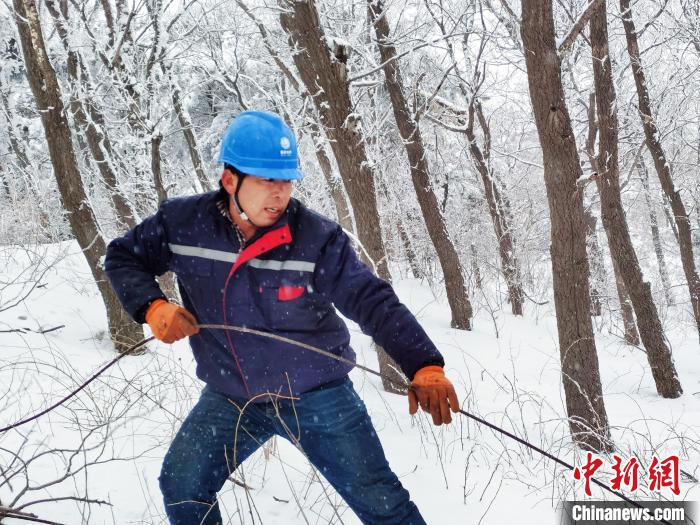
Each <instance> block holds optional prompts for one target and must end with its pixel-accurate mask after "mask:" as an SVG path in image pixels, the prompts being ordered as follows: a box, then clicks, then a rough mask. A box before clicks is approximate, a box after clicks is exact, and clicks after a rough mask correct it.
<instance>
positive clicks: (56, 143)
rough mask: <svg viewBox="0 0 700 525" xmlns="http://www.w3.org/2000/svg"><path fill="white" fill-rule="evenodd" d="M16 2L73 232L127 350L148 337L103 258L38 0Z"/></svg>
mask: <svg viewBox="0 0 700 525" xmlns="http://www.w3.org/2000/svg"><path fill="white" fill-rule="evenodd" d="M13 5H14V8H15V20H16V23H17V29H18V31H19V35H20V38H21V42H22V52H23V54H24V63H25V65H26V70H27V78H28V80H29V85H30V87H31V90H32V93H33V94H34V100H35V101H36V105H37V108H38V110H39V113H40V114H41V121H42V124H43V127H44V133H45V135H46V142H47V144H48V147H49V155H50V157H51V164H52V165H53V170H54V176H55V177H56V182H57V184H58V188H59V191H60V193H61V198H62V200H63V205H64V206H65V208H66V210H67V214H68V220H69V222H70V225H71V229H72V231H73V234H74V235H75V237H76V239H77V241H78V244H79V245H80V247H81V249H82V250H83V252H84V253H85V257H86V259H87V261H88V263H89V265H90V270H91V271H92V275H93V277H94V278H95V281H96V282H97V286H98V288H99V289H100V292H101V294H102V299H103V301H104V304H105V307H106V309H107V318H108V322H109V331H110V335H111V336H112V339H113V341H114V344H115V346H116V348H117V349H118V350H120V351H122V350H125V349H126V348H128V347H129V346H131V345H133V344H134V343H135V342H137V341H140V340H141V339H143V330H142V328H141V326H139V325H137V324H136V323H134V322H133V321H132V320H131V319H130V318H129V316H128V314H127V313H126V312H125V311H124V310H123V308H122V307H121V304H120V303H119V300H118V299H117V296H116V294H115V293H114V291H113V290H112V287H111V286H110V285H109V283H108V282H107V279H106V277H105V275H104V272H103V270H102V266H101V258H102V257H103V256H104V254H105V251H106V246H105V242H104V239H103V238H102V235H101V233H100V231H99V228H98V225H97V221H96V219H95V216H94V214H93V212H92V209H91V208H90V205H89V204H88V202H87V198H86V195H85V189H84V187H83V182H82V179H81V176H80V171H79V170H78V165H77V162H76V159H75V153H74V151H73V142H72V139H71V131H70V128H69V127H68V121H67V119H66V115H65V109H64V106H63V101H62V99H61V92H60V88H59V85H58V81H57V79H56V73H55V71H54V69H53V67H52V65H51V62H50V61H49V57H48V54H47V53H46V48H45V46H44V38H43V35H42V32H41V25H40V23H39V13H38V10H37V7H36V4H35V2H34V0H15V1H14V4H13Z"/></svg>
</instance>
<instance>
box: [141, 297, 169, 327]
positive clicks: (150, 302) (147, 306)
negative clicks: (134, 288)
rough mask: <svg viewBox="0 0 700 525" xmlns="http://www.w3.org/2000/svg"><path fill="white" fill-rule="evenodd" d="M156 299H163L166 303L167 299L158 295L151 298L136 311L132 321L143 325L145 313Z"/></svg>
mask: <svg viewBox="0 0 700 525" xmlns="http://www.w3.org/2000/svg"><path fill="white" fill-rule="evenodd" d="M158 299H163V300H164V301H167V300H168V298H167V297H165V296H164V295H159V296H158V297H153V298H151V299H149V300H148V301H146V302H145V303H143V304H142V305H141V306H140V307H139V308H138V310H136V313H134V321H136V322H137V323H139V324H144V323H145V322H146V312H148V309H149V308H150V307H151V305H152V304H153V303H155V302H156V301H157V300H158Z"/></svg>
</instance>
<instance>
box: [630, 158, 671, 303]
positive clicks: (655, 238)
mask: <svg viewBox="0 0 700 525" xmlns="http://www.w3.org/2000/svg"><path fill="white" fill-rule="evenodd" d="M636 164H637V171H638V172H639V178H640V179H641V181H642V191H643V192H644V201H645V202H646V205H647V209H648V212H649V229H650V230H651V240H652V243H653V244H654V253H655V254H656V263H657V265H658V267H659V277H661V287H662V288H663V292H664V297H665V298H666V304H667V305H668V306H672V305H673V294H672V293H671V280H670V279H669V277H668V267H667V266H666V257H665V256H664V247H663V245H662V244H661V233H660V232H659V220H658V218H657V217H656V212H655V211H654V203H653V201H652V198H651V190H650V189H649V172H648V171H647V166H646V164H645V163H644V159H643V158H642V156H641V154H640V155H638V157H637V162H636Z"/></svg>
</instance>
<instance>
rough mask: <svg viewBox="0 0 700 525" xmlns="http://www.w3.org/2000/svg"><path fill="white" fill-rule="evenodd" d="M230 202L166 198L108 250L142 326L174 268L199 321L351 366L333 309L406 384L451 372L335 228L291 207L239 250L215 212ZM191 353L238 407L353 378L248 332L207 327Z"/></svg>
mask: <svg viewBox="0 0 700 525" xmlns="http://www.w3.org/2000/svg"><path fill="white" fill-rule="evenodd" d="M222 197H223V198H225V196H223V195H222V194H221V193H220V192H211V193H204V194H200V195H195V196H192V197H184V198H177V199H172V200H168V201H165V202H164V203H163V204H162V205H161V207H160V209H159V210H158V212H157V213H156V214H155V215H154V216H152V217H149V218H148V219H146V220H145V221H143V222H142V223H141V224H139V225H138V226H136V227H135V228H134V229H133V230H131V231H130V232H128V233H127V234H126V235H124V236H123V237H119V238H117V239H114V240H113V241H112V242H111V243H110V244H109V247H108V248H107V256H106V259H105V271H106V273H107V276H108V277H109V279H110V281H111V283H112V286H113V287H114V289H115V290H116V292H117V295H118V296H119V298H120V300H121V302H122V304H123V305H124V308H125V309H126V310H127V312H129V314H130V315H132V316H133V317H134V318H135V319H136V320H137V321H139V322H143V318H142V316H143V314H144V312H145V307H146V306H147V305H148V304H150V302H152V301H153V300H154V299H156V298H159V297H162V298H165V296H164V295H163V292H162V291H161V289H160V287H159V286H158V284H157V282H156V281H155V276H157V275H162V274H163V273H165V272H166V271H168V270H170V271H172V272H174V273H175V274H176V275H177V279H178V282H179V287H180V294H181V296H182V300H183V304H184V307H185V308H187V309H188V310H189V311H190V312H192V313H193V314H194V316H195V317H196V318H197V320H198V322H199V323H201V324H223V323H228V324H232V325H238V326H245V327H248V328H253V329H256V330H262V331H266V332H272V333H275V334H278V335H281V336H284V337H287V338H290V339H294V340H296V341H300V342H303V343H307V344H309V345H313V346H315V347H318V348H321V349H323V350H326V351H329V352H332V353H333V354H335V355H338V356H342V357H345V358H347V359H350V360H353V361H354V359H355V353H354V352H353V350H352V349H351V348H350V345H349V342H350V335H349V333H348V329H347V327H346V325H345V323H344V322H343V320H342V319H341V318H340V317H339V316H338V315H337V314H336V311H335V309H334V305H335V307H336V308H337V309H338V310H339V311H340V312H341V313H342V314H343V315H345V316H346V317H348V318H349V319H352V320H354V321H356V322H357V323H358V324H359V325H360V327H361V329H362V331H363V332H364V333H365V334H367V335H370V336H371V337H373V338H374V340H375V341H376V342H377V343H378V344H379V345H381V346H382V347H384V348H385V349H386V351H387V352H388V353H389V355H391V356H392V357H393V358H394V359H395V360H396V362H397V363H398V364H399V365H400V366H401V368H402V369H403V371H404V373H405V374H406V375H407V376H408V377H409V378H412V377H413V375H414V374H415V372H416V371H417V370H418V369H419V368H421V367H423V366H426V365H429V364H438V365H443V364H444V362H443V359H442V356H441V355H440V353H439V352H438V350H437V349H436V348H435V345H434V344H433V343H432V342H431V341H430V339H429V338H428V336H427V335H426V333H425V331H424V330H423V329H422V328H421V326H420V325H419V324H418V322H417V321H416V319H415V317H414V316H413V315H412V314H411V313H410V312H409V311H408V309H407V308H406V307H405V306H404V305H403V304H401V302H400V301H399V299H398V298H397V297H396V294H395V293H394V291H393V289H392V287H391V285H389V284H388V283H387V282H385V281H384V280H382V279H380V278H378V277H376V276H375V275H374V274H373V273H372V271H371V270H370V269H369V268H368V267H367V266H366V265H365V264H364V263H362V262H361V261H360V260H359V259H358V257H357V255H356V253H355V251H354V249H353V248H352V245H351V243H350V240H349V238H348V237H347V235H345V233H344V232H343V231H342V229H341V228H340V226H339V225H338V224H336V223H335V222H333V221H331V220H329V219H327V218H325V217H322V216H321V215H318V214H317V213H315V212H313V211H311V210H309V209H308V208H306V207H305V206H304V205H302V204H301V203H300V202H299V201H297V200H295V199H291V200H290V202H289V206H288V207H287V210H286V212H285V213H284V214H283V215H282V217H280V219H279V220H278V221H277V222H276V223H275V224H274V225H273V226H271V227H269V228H263V229H259V230H258V231H257V232H256V234H255V236H254V237H253V238H251V239H250V240H249V241H248V242H247V243H246V244H245V246H244V247H241V246H240V243H239V242H238V240H237V236H236V234H235V232H234V230H233V225H232V223H231V221H230V219H228V218H227V217H224V216H223V215H222V214H221V212H220V211H219V209H218V208H217V199H221V198H222ZM241 248H243V249H242V251H241ZM224 313H225V315H224ZM190 345H191V346H192V350H193V352H194V356H195V359H196V361H197V375H198V376H199V378H200V379H202V380H203V381H205V382H206V383H207V384H209V385H210V387H211V388H213V389H214V390H216V391H218V392H220V393H222V394H224V395H228V396H230V397H235V398H243V399H250V398H253V397H255V396H256V395H258V394H262V393H265V392H272V393H281V394H283V395H289V394H290V390H291V393H292V394H293V395H298V394H300V393H302V392H306V391H309V390H312V389H314V388H317V387H319V386H322V385H324V384H326V383H330V382H333V381H336V380H339V379H341V378H343V377H345V376H346V375H347V373H348V371H349V370H350V369H351V367H350V366H349V365H347V364H344V363H341V362H338V361H336V360H334V359H331V358H328V357H326V356H322V355H319V354H316V353H313V352H311V351H309V350H305V349H302V348H300V347H297V346H291V345H289V344H288V343H282V342H279V341H276V340H274V339H270V338H267V337H261V336H257V335H251V334H243V333H239V332H230V331H229V332H226V331H223V330H209V329H204V330H201V331H200V332H199V334H197V335H195V336H192V337H191V338H190ZM256 400H260V401H267V400H268V399H267V396H261V398H259V399H256Z"/></svg>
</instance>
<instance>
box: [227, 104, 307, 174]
mask: <svg viewBox="0 0 700 525" xmlns="http://www.w3.org/2000/svg"><path fill="white" fill-rule="evenodd" d="M219 162H220V163H223V164H230V165H231V166H233V167H234V168H236V169H237V170H239V171H241V172H243V173H245V174H246V175H254V176H255V177H262V178H265V179H280V180H301V179H303V178H304V174H303V173H302V172H301V171H300V170H299V157H298V155H297V142H296V139H295V138H294V133H292V130H291V129H289V126H287V124H285V122H284V120H282V118H281V117H280V116H279V115H276V114H274V113H270V112H269V111H244V112H243V113H240V114H239V115H238V116H237V117H236V118H235V119H233V122H232V123H231V124H230V125H229V127H228V128H227V129H226V132H225V133H224V139H223V140H222V142H221V152H220V153H219Z"/></svg>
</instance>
